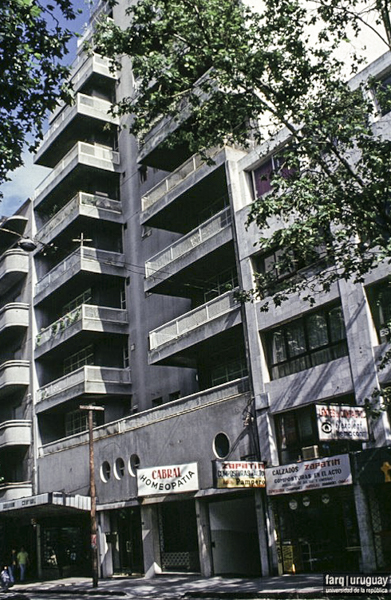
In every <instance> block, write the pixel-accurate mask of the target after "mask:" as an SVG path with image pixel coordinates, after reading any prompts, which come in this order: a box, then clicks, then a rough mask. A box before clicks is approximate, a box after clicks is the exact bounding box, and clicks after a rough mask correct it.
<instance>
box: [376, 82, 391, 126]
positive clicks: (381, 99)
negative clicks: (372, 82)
mask: <svg viewBox="0 0 391 600" xmlns="http://www.w3.org/2000/svg"><path fill="white" fill-rule="evenodd" d="M375 95H376V103H377V108H378V110H379V112H380V114H381V115H382V116H384V115H386V114H387V113H389V112H390V111H391V73H388V74H387V75H386V76H385V77H383V79H382V80H381V81H380V82H379V84H378V86H377V89H376V92H375Z"/></svg>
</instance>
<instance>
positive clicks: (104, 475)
mask: <svg viewBox="0 0 391 600" xmlns="http://www.w3.org/2000/svg"><path fill="white" fill-rule="evenodd" d="M110 477H111V466H110V463H109V462H107V460H105V462H104V463H102V466H101V468H100V478H101V480H102V481H104V483H107V482H108V481H109V479H110Z"/></svg>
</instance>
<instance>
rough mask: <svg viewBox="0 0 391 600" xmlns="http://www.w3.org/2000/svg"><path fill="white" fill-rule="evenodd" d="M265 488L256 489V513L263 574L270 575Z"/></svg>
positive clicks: (264, 575)
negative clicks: (264, 498) (264, 499)
mask: <svg viewBox="0 0 391 600" xmlns="http://www.w3.org/2000/svg"><path fill="white" fill-rule="evenodd" d="M264 493H265V492H264V490H255V491H254V494H255V514H256V517H257V525H258V543H259V553H260V558H261V569H262V576H263V577H269V576H270V575H271V572H270V562H269V548H270V544H269V540H268V535H267V523H266V520H265V503H264V501H263V495H264Z"/></svg>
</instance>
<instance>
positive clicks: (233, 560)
mask: <svg viewBox="0 0 391 600" xmlns="http://www.w3.org/2000/svg"><path fill="white" fill-rule="evenodd" d="M209 520H210V529H211V539H212V557H213V571H214V574H215V575H240V576H248V577H253V576H257V577H259V576H260V575H261V563H260V555H259V543H258V533H257V532H258V526H257V519H256V513H255V505H254V497H253V496H252V495H251V496H246V497H244V498H235V499H232V500H221V501H217V502H211V503H210V504H209Z"/></svg>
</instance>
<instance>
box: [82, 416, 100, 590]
mask: <svg viewBox="0 0 391 600" xmlns="http://www.w3.org/2000/svg"><path fill="white" fill-rule="evenodd" d="M79 408H80V410H86V411H88V446H89V451H90V452H89V456H90V497H91V570H92V587H98V545H97V542H96V535H97V526H96V489H95V469H94V435H93V426H94V419H93V412H94V411H98V410H104V407H103V406H95V405H94V404H88V405H86V406H85V405H82V406H79Z"/></svg>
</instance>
